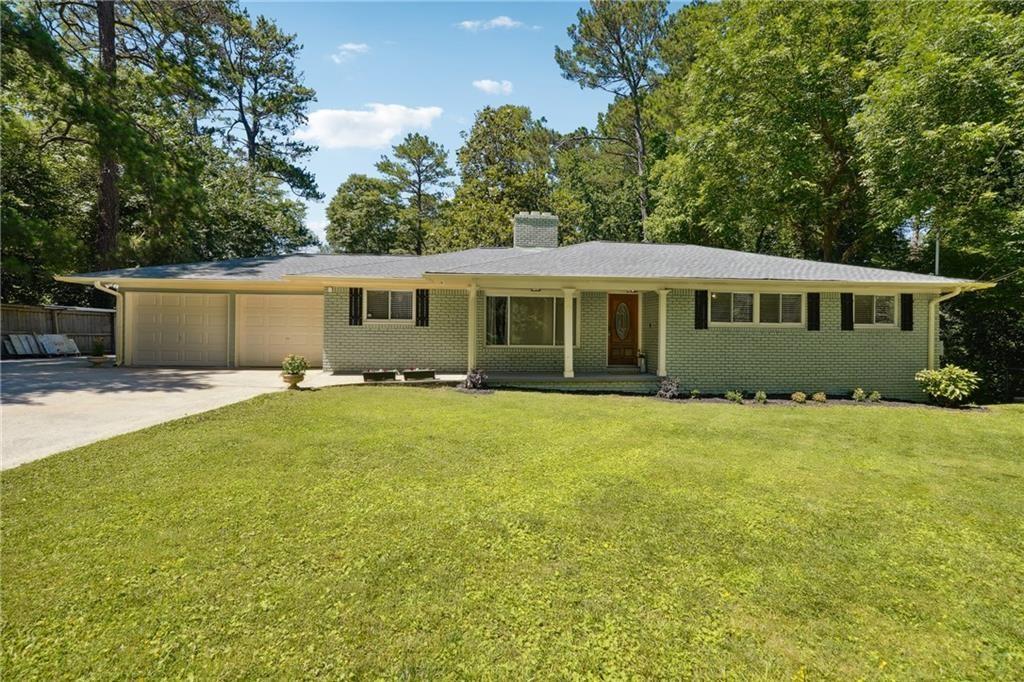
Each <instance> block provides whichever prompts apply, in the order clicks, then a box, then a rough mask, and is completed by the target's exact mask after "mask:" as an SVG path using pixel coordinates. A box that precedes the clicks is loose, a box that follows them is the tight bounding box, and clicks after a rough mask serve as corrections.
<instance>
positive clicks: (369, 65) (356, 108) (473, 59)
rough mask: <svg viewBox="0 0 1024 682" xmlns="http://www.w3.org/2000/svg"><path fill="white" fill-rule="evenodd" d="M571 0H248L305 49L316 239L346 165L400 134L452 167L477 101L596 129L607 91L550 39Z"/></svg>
mask: <svg viewBox="0 0 1024 682" xmlns="http://www.w3.org/2000/svg"><path fill="white" fill-rule="evenodd" d="M579 6H580V5H579V4H578V3H428V2H423V3H386V2H379V3H335V2H288V3H284V2H247V3H245V7H247V8H248V9H249V12H250V13H251V14H253V15H254V16H255V15H257V14H263V15H265V16H267V17H270V18H272V19H273V20H274V21H275V22H276V23H277V24H278V25H279V26H280V27H281V28H282V29H283V30H285V31H288V32H289V33H295V34H297V35H298V39H299V41H300V42H301V43H302V44H303V45H304V49H303V51H302V55H301V57H300V59H299V67H300V69H301V70H302V71H303V72H304V73H305V82H306V84H307V85H309V86H310V87H313V88H314V89H316V92H317V101H316V102H315V103H313V105H312V106H311V107H310V110H309V114H310V126H308V127H307V128H305V129H303V130H301V131H300V135H301V136H302V137H303V138H304V139H306V140H307V141H308V142H310V143H312V144H316V145H318V146H319V147H320V149H319V151H317V152H316V153H315V154H314V155H313V157H312V159H311V160H310V162H309V168H310V170H312V171H313V172H314V173H315V174H316V178H317V182H318V183H319V185H320V190H321V191H322V192H323V193H324V194H326V195H327V198H326V199H325V200H324V202H322V203H310V204H309V211H308V215H307V222H308V224H309V226H310V227H311V228H313V230H314V231H315V232H316V233H317V234H318V235H320V236H321V237H322V236H323V231H324V226H325V225H326V218H325V214H324V209H325V207H326V205H327V202H328V201H330V198H331V197H332V196H333V195H334V192H335V190H336V189H337V188H338V185H339V184H341V182H342V181H344V179H345V178H346V177H348V176H349V174H351V173H367V174H375V171H374V168H373V165H374V163H376V161H377V160H378V159H379V158H380V156H381V154H384V153H387V152H388V151H389V150H390V147H391V145H393V144H395V143H397V142H398V141H399V140H401V138H402V137H404V136H405V134H406V133H408V132H412V131H419V132H422V133H424V134H426V135H429V136H430V137H431V138H432V139H434V140H436V141H438V142H440V143H441V144H443V145H444V146H445V147H446V148H447V149H448V151H449V155H450V160H451V163H452V166H453V167H454V161H455V158H454V152H455V150H456V149H457V148H458V146H459V143H460V137H459V133H460V131H463V130H467V129H468V128H469V126H470V125H471V124H472V122H473V115H474V113H475V112H476V111H478V110H479V109H481V108H483V107H484V106H487V105H488V104H490V105H501V104H506V103H511V104H523V105H526V106H529V107H530V108H531V109H532V111H533V114H534V116H543V117H544V118H546V119H547V121H548V125H550V126H551V127H553V128H555V129H556V130H559V131H563V132H565V131H569V130H573V129H575V128H577V127H579V126H581V125H586V126H592V125H594V123H595V122H596V120H597V114H598V113H599V112H601V111H603V110H604V109H605V108H606V107H607V105H608V103H609V101H610V97H609V96H608V95H606V94H604V93H600V92H594V91H589V90H581V89H580V88H579V86H577V85H576V84H575V83H571V82H569V81H567V80H565V79H563V78H562V77H561V74H560V73H559V70H558V66H557V65H556V64H555V60H554V50H555V45H556V44H558V45H562V46H563V47H564V46H567V44H568V38H567V36H566V32H565V30H566V27H568V26H569V24H571V23H573V22H574V20H575V16H576V10H577V9H578V8H579Z"/></svg>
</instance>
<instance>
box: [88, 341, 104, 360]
mask: <svg viewBox="0 0 1024 682" xmlns="http://www.w3.org/2000/svg"><path fill="white" fill-rule="evenodd" d="M106 354H107V347H106V346H104V345H103V341H101V340H100V339H96V340H95V341H93V342H92V355H93V357H94V358H98V357H101V356H103V355H106Z"/></svg>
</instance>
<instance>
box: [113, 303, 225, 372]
mask: <svg viewBox="0 0 1024 682" xmlns="http://www.w3.org/2000/svg"><path fill="white" fill-rule="evenodd" d="M129 307H130V308H131V309H132V313H131V315H132V320H133V324H132V342H131V345H132V364H133V365H168V366H171V365H176V366H197V367H199V366H202V367H224V366H226V365H227V364H228V297H227V294H157V293H131V294H129Z"/></svg>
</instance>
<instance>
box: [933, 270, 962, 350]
mask: <svg viewBox="0 0 1024 682" xmlns="http://www.w3.org/2000/svg"><path fill="white" fill-rule="evenodd" d="M962 292H963V287H957V288H956V289H953V291H951V292H950V293H948V294H943V295H942V296H937V297H935V298H934V299H932V300H931V301H929V302H928V369H935V365H936V362H935V356H936V355H937V353H936V350H937V346H938V345H939V304H940V303H942V302H943V301H948V300H949V299H951V298H953V297H954V296H959V295H960V294H961V293H962Z"/></svg>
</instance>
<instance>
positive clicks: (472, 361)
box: [466, 284, 487, 372]
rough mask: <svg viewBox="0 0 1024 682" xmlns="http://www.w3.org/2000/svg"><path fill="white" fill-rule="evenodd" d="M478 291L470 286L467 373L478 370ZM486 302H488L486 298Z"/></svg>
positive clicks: (467, 324) (467, 327) (467, 315)
mask: <svg viewBox="0 0 1024 682" xmlns="http://www.w3.org/2000/svg"><path fill="white" fill-rule="evenodd" d="M476 291H477V289H476V285H475V284H471V285H470V286H469V301H468V302H469V308H467V310H466V318H467V319H466V333H467V334H468V340H469V343H468V344H467V345H466V365H467V367H466V372H472V371H473V370H474V369H476V341H477V339H476ZM484 300H485V301H486V300H487V299H486V297H485V298H484ZM485 315H486V311H485Z"/></svg>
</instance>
